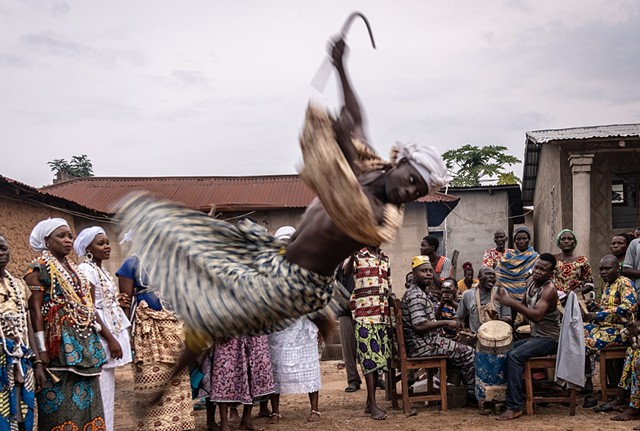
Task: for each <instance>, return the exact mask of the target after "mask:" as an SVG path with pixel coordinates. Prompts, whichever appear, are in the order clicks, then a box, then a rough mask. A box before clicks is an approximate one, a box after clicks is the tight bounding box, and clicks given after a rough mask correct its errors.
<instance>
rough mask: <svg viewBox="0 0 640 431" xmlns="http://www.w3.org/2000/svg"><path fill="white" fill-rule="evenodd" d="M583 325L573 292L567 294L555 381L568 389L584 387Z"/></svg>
mask: <svg viewBox="0 0 640 431" xmlns="http://www.w3.org/2000/svg"><path fill="white" fill-rule="evenodd" d="M584 360H585V350H584V323H583V322H582V313H581V312H580V306H579V304H578V296H577V295H576V294H575V292H571V293H569V297H568V298H567V303H566V305H565V307H564V317H563V318H562V324H561V326H560V339H559V340H558V354H557V356H556V378H555V381H556V382H557V383H559V384H561V385H565V384H566V385H568V386H569V387H573V388H576V387H579V388H582V387H584V383H585V375H584Z"/></svg>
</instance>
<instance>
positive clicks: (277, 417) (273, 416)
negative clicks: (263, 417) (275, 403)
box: [269, 413, 282, 424]
mask: <svg viewBox="0 0 640 431" xmlns="http://www.w3.org/2000/svg"><path fill="white" fill-rule="evenodd" d="M280 419H282V415H281V414H280V413H271V414H270V415H269V423H270V424H275V423H277V422H278V421H279V420H280Z"/></svg>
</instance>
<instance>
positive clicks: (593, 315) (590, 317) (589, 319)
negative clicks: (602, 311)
mask: <svg viewBox="0 0 640 431" xmlns="http://www.w3.org/2000/svg"><path fill="white" fill-rule="evenodd" d="M596 318H597V317H596V313H587V314H585V315H584V319H583V320H586V321H587V322H593V321H594V320H596Z"/></svg>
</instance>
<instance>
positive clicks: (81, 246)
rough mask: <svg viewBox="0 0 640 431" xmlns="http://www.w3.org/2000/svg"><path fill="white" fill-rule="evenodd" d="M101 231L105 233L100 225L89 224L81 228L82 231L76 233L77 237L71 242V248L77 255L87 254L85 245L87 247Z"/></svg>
mask: <svg viewBox="0 0 640 431" xmlns="http://www.w3.org/2000/svg"><path fill="white" fill-rule="evenodd" d="M101 233H103V234H105V235H106V232H105V231H104V229H102V228H101V227H100V226H91V227H88V228H86V229H83V230H82V232H80V233H79V234H78V237H77V238H76V240H75V241H74V242H73V249H74V250H75V251H76V254H77V255H78V257H82V256H85V255H86V254H87V247H89V244H91V243H92V242H93V240H94V239H95V237H97V236H98V235H100V234H101Z"/></svg>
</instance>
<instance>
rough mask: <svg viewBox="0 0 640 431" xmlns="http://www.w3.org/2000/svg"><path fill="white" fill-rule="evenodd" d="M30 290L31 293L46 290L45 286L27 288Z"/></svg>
mask: <svg viewBox="0 0 640 431" xmlns="http://www.w3.org/2000/svg"><path fill="white" fill-rule="evenodd" d="M27 287H28V288H29V290H30V291H32V292H38V291H41V290H44V286H35V285H29V286H27Z"/></svg>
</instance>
